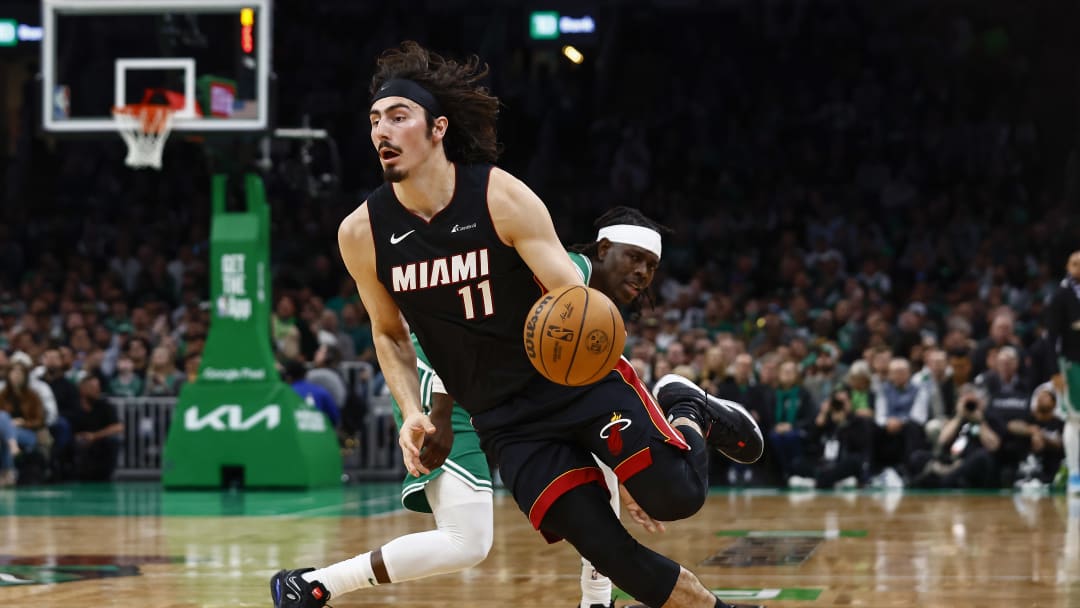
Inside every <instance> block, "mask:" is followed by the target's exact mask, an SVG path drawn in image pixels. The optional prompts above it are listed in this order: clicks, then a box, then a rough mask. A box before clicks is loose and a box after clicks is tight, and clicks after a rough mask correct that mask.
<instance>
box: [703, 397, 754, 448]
mask: <svg viewBox="0 0 1080 608" xmlns="http://www.w3.org/2000/svg"><path fill="white" fill-rule="evenodd" d="M705 397H706V398H707V399H708V400H709V402H710V403H713V404H716V405H718V406H720V407H726V408H728V409H732V410H735V411H736V412H738V413H740V414H742V416H743V418H746V420H747V422H749V423H750V426H751V427H752V428H753V429H754V434H755V435H757V438H758V445H759V446H761V449H760V450H758V453H757V455H756V456H754V457H753V458H752V459H750V460H740V459H738V458H735V457H733V456H731V455H730V454H726V453H725V454H724V456H727V457H728V458H730V459H732V460H734V461H735V462H737V463H739V464H754V463H755V462H757V461H758V460H759V459H760V458H761V456H762V455H763V454H764V453H765V437H764V436H763V435H762V434H761V427H760V426H758V423H757V420H754V417H753V416H752V415H751V414H750V412H748V411H746V408H745V407H743V406H742V404H741V403H738V402H735V401H729V400H727V399H721V398H719V397H713V396H712V395H710V394H708V393H706V394H705Z"/></svg>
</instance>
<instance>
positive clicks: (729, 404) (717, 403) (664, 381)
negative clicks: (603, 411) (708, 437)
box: [653, 374, 765, 464]
mask: <svg viewBox="0 0 1080 608" xmlns="http://www.w3.org/2000/svg"><path fill="white" fill-rule="evenodd" d="M670 384H680V385H682V386H685V387H688V388H693V389H694V390H696V391H699V392H700V393H701V394H702V395H705V399H706V401H708V402H709V403H710V404H713V407H726V408H728V409H733V410H735V411H736V412H738V413H739V414H742V416H743V417H745V418H746V420H747V421H749V422H750V424H751V425H752V427H753V429H754V433H755V434H756V435H757V438H758V445H759V446H761V449H760V450H759V451H758V453H757V456H754V457H753V458H752V459H745V457H735V456H732V455H731V454H728V453H727V452H725V451H724V450H722V449H719V448H716V451H718V452H720V453H721V454H723V455H724V456H725V457H726V458H728V459H730V460H732V461H734V462H737V463H739V464H754V463H755V462H757V461H758V459H760V458H761V456H762V454H764V453H765V438H764V436H763V435H762V434H761V427H759V426H758V423H757V420H754V417H753V416H751V415H750V412H748V411H746V408H745V407H743V406H742V405H741V404H739V403H736V402H734V401H729V400H727V399H720V398H719V397H713V396H712V395H710V394H709V393H707V392H706V391H705V389H703V388H701V387H700V386H698V385H696V384H694V383H693V382H691V381H690V380H688V379H687V378H684V377H682V376H680V375H678V374H667V375H665V376H664V377H662V378H660V380H658V381H657V382H656V386H654V387H653V396H657V395H659V394H660V390H661V389H663V388H664V387H666V386H668V385H670Z"/></svg>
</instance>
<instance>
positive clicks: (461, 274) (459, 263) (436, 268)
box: [390, 248, 489, 292]
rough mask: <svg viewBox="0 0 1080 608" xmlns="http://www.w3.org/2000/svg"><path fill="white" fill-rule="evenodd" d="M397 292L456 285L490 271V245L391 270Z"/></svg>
mask: <svg viewBox="0 0 1080 608" xmlns="http://www.w3.org/2000/svg"><path fill="white" fill-rule="evenodd" d="M390 273H391V277H392V282H393V285H391V287H392V288H393V290H394V291H395V292H404V291H414V290H417V289H428V288H430V287H441V286H443V285H454V284H455V283H462V282H464V281H470V280H472V279H477V278H480V277H486V276H488V274H489V269H488V250H487V248H484V249H478V250H476V251H470V252H468V253H456V254H454V255H452V256H450V257H448V258H436V259H434V260H424V261H423V262H410V263H408V264H404V265H401V266H394V267H393V268H391V270H390Z"/></svg>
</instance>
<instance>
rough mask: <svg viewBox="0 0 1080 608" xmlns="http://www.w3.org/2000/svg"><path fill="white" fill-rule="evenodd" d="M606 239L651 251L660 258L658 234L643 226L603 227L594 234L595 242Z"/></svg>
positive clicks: (621, 225)
mask: <svg viewBox="0 0 1080 608" xmlns="http://www.w3.org/2000/svg"><path fill="white" fill-rule="evenodd" d="M600 239H607V240H609V241H611V242H612V243H623V244H625V245H634V246H635V247H641V248H642V249H644V250H646V251H651V252H653V253H655V254H656V257H660V233H659V232H657V231H655V230H653V229H652V228H646V227H645V226H633V225H630V224H616V225H615V226H604V227H603V228H601V229H600V232H598V233H597V234H596V240H598V241H599V240H600Z"/></svg>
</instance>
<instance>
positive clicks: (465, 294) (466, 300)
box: [457, 279, 495, 320]
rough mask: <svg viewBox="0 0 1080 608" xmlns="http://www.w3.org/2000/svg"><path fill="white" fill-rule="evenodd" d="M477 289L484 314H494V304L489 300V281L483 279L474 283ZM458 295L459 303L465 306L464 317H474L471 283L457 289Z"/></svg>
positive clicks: (487, 315) (486, 315) (488, 315)
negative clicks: (459, 297) (482, 303)
mask: <svg viewBox="0 0 1080 608" xmlns="http://www.w3.org/2000/svg"><path fill="white" fill-rule="evenodd" d="M476 289H477V291H479V292H480V299H481V300H483V302H484V316H485V317H490V316H491V315H493V314H495V304H494V302H492V300H491V281H489V280H487V279H485V280H483V281H480V282H479V283H477V284H476ZM457 292H458V295H459V296H461V303H462V305H464V307H465V318H466V319H470V320H471V319H475V318H476V309H475V308H474V307H473V294H472V292H473V288H472V286H471V285H466V286H464V287H462V288H461V289H459V290H457Z"/></svg>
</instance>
